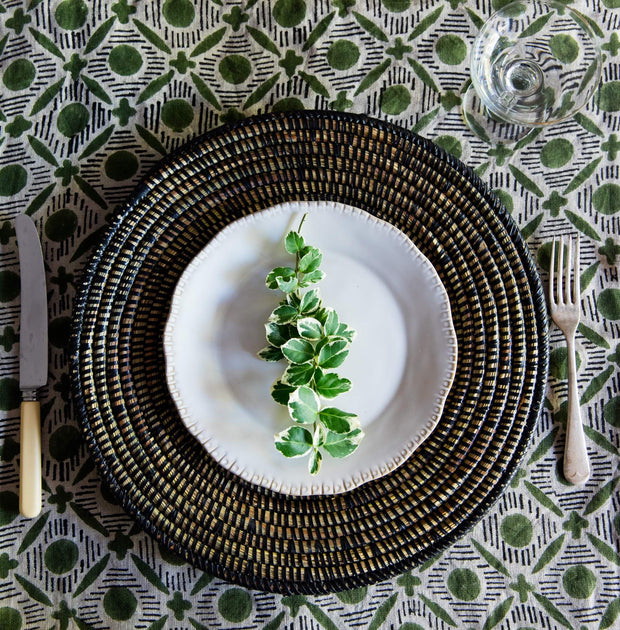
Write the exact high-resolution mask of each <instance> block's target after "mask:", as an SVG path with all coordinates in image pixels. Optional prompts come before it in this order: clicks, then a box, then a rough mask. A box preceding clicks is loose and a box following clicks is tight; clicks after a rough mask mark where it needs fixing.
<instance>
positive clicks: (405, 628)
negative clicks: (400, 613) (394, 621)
mask: <svg viewBox="0 0 620 630" xmlns="http://www.w3.org/2000/svg"><path fill="white" fill-rule="evenodd" d="M398 630H424V628H423V627H422V626H421V625H420V624H419V623H413V621H405V623H404V624H403V625H402V626H401V627H400V628H399V629H398Z"/></svg>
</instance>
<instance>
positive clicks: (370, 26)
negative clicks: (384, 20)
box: [353, 11, 389, 42]
mask: <svg viewBox="0 0 620 630" xmlns="http://www.w3.org/2000/svg"><path fill="white" fill-rule="evenodd" d="M353 16H354V17H355V19H356V20H357V23H358V24H359V25H360V26H361V27H362V28H363V29H364V30H365V31H366V32H367V33H369V34H370V35H372V36H373V37H374V38H375V39H378V40H379V41H381V42H388V41H389V39H388V36H387V35H386V34H385V33H384V32H383V31H382V30H381V28H380V27H379V26H377V25H376V24H375V23H374V22H373V21H372V20H369V19H368V18H367V17H365V16H363V15H362V14H361V13H358V12H357V11H353Z"/></svg>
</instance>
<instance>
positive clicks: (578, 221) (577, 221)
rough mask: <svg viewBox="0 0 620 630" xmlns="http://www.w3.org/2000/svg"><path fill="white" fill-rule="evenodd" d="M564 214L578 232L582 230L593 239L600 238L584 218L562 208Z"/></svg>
mask: <svg viewBox="0 0 620 630" xmlns="http://www.w3.org/2000/svg"><path fill="white" fill-rule="evenodd" d="M564 214H565V215H566V218H567V219H568V220H569V221H570V222H571V223H572V224H573V225H574V226H575V227H576V228H577V229H578V230H579V231H580V232H583V233H584V234H585V235H586V236H589V237H590V238H591V239H593V240H595V241H600V240H601V237H600V235H599V233H598V232H597V231H596V230H595V229H594V228H593V227H592V226H591V225H590V224H589V223H588V222H587V221H586V220H585V219H584V218H582V217H580V216H579V215H578V214H575V213H574V212H571V211H570V210H564Z"/></svg>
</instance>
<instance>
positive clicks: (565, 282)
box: [549, 235, 590, 484]
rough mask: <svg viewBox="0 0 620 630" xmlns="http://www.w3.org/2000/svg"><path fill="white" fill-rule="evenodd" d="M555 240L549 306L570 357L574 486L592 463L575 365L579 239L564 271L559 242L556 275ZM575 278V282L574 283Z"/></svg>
mask: <svg viewBox="0 0 620 630" xmlns="http://www.w3.org/2000/svg"><path fill="white" fill-rule="evenodd" d="M555 250H556V239H555V238H554V239H553V244H552V246H551V264H550V266H549V304H550V307H551V317H552V318H553V321H554V322H555V323H556V324H557V326H558V328H559V329H560V330H561V331H562V332H563V333H564V336H565V337H566V351H567V354H568V421H567V424H566V446H565V448H564V477H566V479H567V480H568V481H570V482H571V483H572V484H582V483H585V482H586V481H587V480H588V479H589V477H590V463H589V461H588V451H587V449H586V438H585V434H584V431H583V424H582V421H581V410H580V406H579V394H578V392H577V363H576V361H575V331H576V330H577V325H578V324H579V311H580V309H581V302H580V296H581V286H580V280H579V235H577V238H576V239H575V241H574V242H573V238H572V237H570V236H569V239H568V256H567V261H566V270H564V237H562V238H561V240H560V250H559V252H558V270H557V273H556V271H555ZM571 278H572V279H571Z"/></svg>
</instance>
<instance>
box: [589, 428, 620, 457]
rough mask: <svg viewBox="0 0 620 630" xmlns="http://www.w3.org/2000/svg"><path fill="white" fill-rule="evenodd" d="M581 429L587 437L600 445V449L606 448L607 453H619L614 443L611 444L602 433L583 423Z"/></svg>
mask: <svg viewBox="0 0 620 630" xmlns="http://www.w3.org/2000/svg"><path fill="white" fill-rule="evenodd" d="M583 430H584V432H585V434H586V435H587V436H588V439H590V440H592V441H593V442H594V443H595V444H597V445H598V446H600V447H601V448H602V449H604V450H606V451H607V452H608V453H611V454H612V455H616V456H618V455H620V451H618V449H617V448H616V446H615V445H614V444H612V443H611V442H610V441H609V440H608V439H607V438H606V437H605V436H604V435H603V434H602V433H599V432H598V431H597V430H596V429H593V428H592V427H590V426H588V425H587V424H584V426H583Z"/></svg>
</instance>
